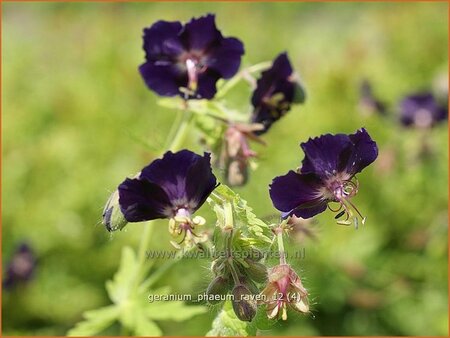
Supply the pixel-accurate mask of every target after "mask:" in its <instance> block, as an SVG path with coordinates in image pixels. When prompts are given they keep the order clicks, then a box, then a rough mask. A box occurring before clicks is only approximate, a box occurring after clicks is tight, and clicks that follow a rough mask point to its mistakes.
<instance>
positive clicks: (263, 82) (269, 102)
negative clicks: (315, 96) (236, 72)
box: [251, 53, 305, 135]
mask: <svg viewBox="0 0 450 338" xmlns="http://www.w3.org/2000/svg"><path fill="white" fill-rule="evenodd" d="M304 100H305V92H304V90H303V88H302V87H301V86H300V84H299V83H298V81H297V77H296V75H295V73H294V71H293V69H292V66H291V63H290V61H289V58H288V56H287V54H286V53H281V54H280V55H278V56H277V57H276V58H275V60H274V61H273V64H272V67H271V68H269V69H268V70H266V71H264V72H262V74H261V78H259V79H258V81H257V84H256V89H255V91H254V92H253V96H252V105H253V107H254V111H253V115H252V118H251V122H252V123H261V124H262V125H263V126H264V129H263V130H259V131H255V134H257V135H260V134H263V133H265V132H266V131H267V130H269V128H270V127H271V126H272V124H273V123H274V122H275V121H278V120H279V119H280V118H281V117H282V116H283V115H284V114H286V113H287V112H288V111H289V110H290V109H291V104H292V103H294V102H297V103H302V102H304Z"/></svg>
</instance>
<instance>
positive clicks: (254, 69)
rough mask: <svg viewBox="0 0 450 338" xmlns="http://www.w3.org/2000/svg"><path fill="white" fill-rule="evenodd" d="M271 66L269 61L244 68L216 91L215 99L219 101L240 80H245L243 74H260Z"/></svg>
mask: <svg viewBox="0 0 450 338" xmlns="http://www.w3.org/2000/svg"><path fill="white" fill-rule="evenodd" d="M271 64H272V63H271V62H270V61H265V62H261V63H257V64H256V65H253V66H251V67H248V68H244V69H243V70H241V71H240V72H239V73H238V74H237V75H236V76H235V77H233V78H232V79H231V80H229V81H227V82H226V83H225V84H224V85H223V86H222V88H220V89H219V90H218V92H217V94H216V97H215V99H220V98H222V97H223V96H225V94H226V93H228V91H230V90H231V89H232V88H233V87H234V86H236V85H237V84H238V83H239V82H240V81H241V80H243V79H245V74H249V73H255V72H260V71H262V70H265V69H267V68H269V67H270V66H271Z"/></svg>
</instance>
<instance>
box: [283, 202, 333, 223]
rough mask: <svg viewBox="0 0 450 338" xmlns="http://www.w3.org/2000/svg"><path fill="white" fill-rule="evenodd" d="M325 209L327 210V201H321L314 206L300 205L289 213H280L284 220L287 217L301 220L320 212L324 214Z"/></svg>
mask: <svg viewBox="0 0 450 338" xmlns="http://www.w3.org/2000/svg"><path fill="white" fill-rule="evenodd" d="M326 209H327V201H326V200H323V201H320V202H318V203H317V204H315V205H300V206H298V207H297V208H295V209H293V210H291V211H289V212H284V213H282V214H281V217H282V218H286V217H288V216H292V215H295V216H297V217H301V218H303V219H308V218H311V217H313V216H316V215H318V214H320V213H321V212H324V211H325V210H326Z"/></svg>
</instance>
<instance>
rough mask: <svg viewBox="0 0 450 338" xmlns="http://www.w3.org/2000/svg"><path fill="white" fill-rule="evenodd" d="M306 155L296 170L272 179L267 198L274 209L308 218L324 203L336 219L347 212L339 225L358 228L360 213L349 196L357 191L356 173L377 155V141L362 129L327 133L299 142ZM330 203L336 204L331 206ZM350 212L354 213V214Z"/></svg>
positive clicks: (284, 214)
mask: <svg viewBox="0 0 450 338" xmlns="http://www.w3.org/2000/svg"><path fill="white" fill-rule="evenodd" d="M301 147H302V149H303V151H304V152H305V158H304V159H303V162H302V167H301V169H300V170H299V171H297V172H294V171H292V170H291V171H290V172H288V173H287V174H286V175H284V176H278V177H276V178H274V180H273V181H272V184H271V185H270V197H271V199H272V202H273V205H274V206H275V208H277V209H278V210H280V211H281V212H282V216H283V217H284V218H286V217H288V216H290V215H295V216H297V217H302V218H310V217H313V216H314V215H317V214H319V213H321V212H323V211H324V210H325V209H326V208H327V206H328V207H329V208H330V210H332V211H334V212H337V213H338V214H337V215H336V218H339V217H341V216H343V215H346V219H345V220H343V221H338V223H339V224H347V225H348V224H351V222H350V221H349V219H350V218H351V219H352V220H353V222H354V224H355V226H356V227H357V225H358V217H357V216H358V215H359V216H360V217H361V219H362V222H363V223H364V222H365V218H364V217H363V216H362V215H361V213H360V212H359V211H358V209H357V208H356V207H355V205H354V204H353V203H352V202H351V198H352V197H353V196H355V195H356V194H357V192H358V181H357V179H356V177H355V175H356V174H357V173H359V172H361V171H362V170H363V169H364V168H365V167H367V166H368V165H369V164H370V163H372V162H373V161H375V159H376V158H377V156H378V148H377V145H376V143H375V142H374V141H373V140H372V139H371V138H370V136H369V134H368V133H367V131H366V130H365V129H364V128H363V129H360V130H358V131H357V132H356V133H355V134H352V135H345V134H337V135H331V134H326V135H322V136H319V137H316V138H313V139H309V140H308V142H306V143H302V144H301ZM332 202H336V203H338V204H339V206H338V208H336V209H332V208H331V207H330V206H329V205H330V203H332ZM353 211H355V212H356V214H357V215H356V217H354V213H353Z"/></svg>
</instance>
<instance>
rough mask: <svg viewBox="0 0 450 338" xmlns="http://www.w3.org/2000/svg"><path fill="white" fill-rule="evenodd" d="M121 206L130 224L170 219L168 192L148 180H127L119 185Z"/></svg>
mask: <svg viewBox="0 0 450 338" xmlns="http://www.w3.org/2000/svg"><path fill="white" fill-rule="evenodd" d="M119 204H120V208H121V210H122V213H123V215H124V216H125V219H126V220H127V221H128V222H142V221H148V220H151V219H156V218H167V217H170V209H171V203H170V200H169V198H168V196H167V194H166V192H165V191H164V190H163V189H161V188H160V187H159V186H158V185H157V184H155V183H152V182H150V181H148V180H147V179H129V178H127V179H126V180H125V181H123V182H122V183H121V184H120V185H119Z"/></svg>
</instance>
